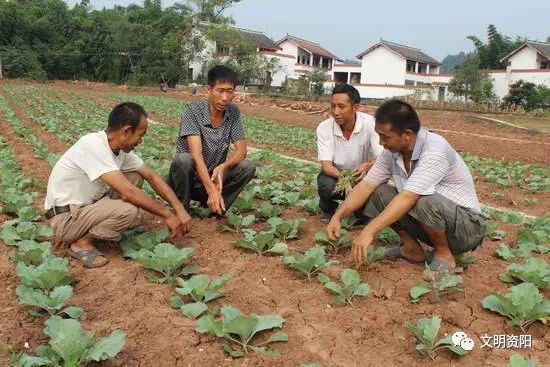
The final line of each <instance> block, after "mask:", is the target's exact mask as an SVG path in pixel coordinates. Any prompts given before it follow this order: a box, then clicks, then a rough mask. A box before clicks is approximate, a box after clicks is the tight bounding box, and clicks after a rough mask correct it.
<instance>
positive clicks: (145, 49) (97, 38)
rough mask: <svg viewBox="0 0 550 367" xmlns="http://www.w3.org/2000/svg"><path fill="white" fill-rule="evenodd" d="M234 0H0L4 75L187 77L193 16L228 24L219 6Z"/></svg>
mask: <svg viewBox="0 0 550 367" xmlns="http://www.w3.org/2000/svg"><path fill="white" fill-rule="evenodd" d="M239 1H240V0H186V1H183V2H180V3H176V4H175V5H173V6H170V7H168V8H165V9H162V7H161V1H160V0H145V1H144V2H143V5H142V6H140V5H129V6H127V7H124V6H114V8H112V9H106V8H104V9H101V10H94V9H92V8H91V7H90V4H89V0H83V1H82V2H80V3H79V4H77V5H75V6H73V7H72V8H71V7H69V6H68V5H67V4H66V3H65V2H64V1H63V0H9V1H8V0H0V57H1V62H2V67H3V73H4V75H5V76H7V77H12V78H31V79H37V80H46V79H79V80H94V81H101V82H113V83H130V84H132V83H133V84H151V83H158V81H159V80H164V81H166V82H169V83H170V84H175V83H177V82H181V81H185V80H186V79H188V74H187V70H188V64H189V62H190V58H191V57H193V55H194V54H195V53H197V52H198V50H197V49H198V48H200V47H203V46H204V44H202V43H200V42H196V43H195V44H191V45H189V42H186V40H187V37H188V36H189V34H190V32H191V30H192V28H193V26H194V25H195V24H197V23H198V22H207V23H209V24H212V25H218V24H231V23H232V22H233V21H232V19H231V18H229V17H226V16H224V11H225V10H226V9H227V8H229V7H230V6H231V5H232V4H234V3H236V2H239Z"/></svg>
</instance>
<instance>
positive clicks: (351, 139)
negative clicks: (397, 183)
mask: <svg viewBox="0 0 550 367" xmlns="http://www.w3.org/2000/svg"><path fill="white" fill-rule="evenodd" d="M360 103H361V97H360V95H359V91H357V89H355V88H354V87H353V86H351V85H348V84H338V85H336V86H335V87H334V89H333V91H332V97H331V101H330V114H331V116H332V117H331V118H329V119H327V120H325V121H323V122H321V123H320V124H319V126H318V127H317V155H318V160H319V161H320V162H321V173H319V175H318V176H317V191H318V193H319V207H320V208H321V222H323V223H328V221H329V220H330V218H331V217H332V215H333V214H334V211H335V210H336V208H337V207H338V203H337V201H336V200H343V199H344V198H345V194H344V193H343V192H340V193H334V188H335V187H336V184H337V183H338V180H340V179H342V177H343V175H342V170H354V174H355V175H356V176H357V179H358V180H360V179H361V178H363V176H364V175H365V173H366V172H367V171H368V170H369V168H370V167H371V166H372V164H373V163H374V159H373V158H375V157H376V156H378V155H379V154H380V153H381V152H382V146H381V145H380V144H379V142H378V140H379V139H378V134H377V133H376V131H374V118H373V117H372V116H370V115H367V114H366V113H363V112H359V107H360ZM358 216H359V217H361V215H360V212H359V213H358Z"/></svg>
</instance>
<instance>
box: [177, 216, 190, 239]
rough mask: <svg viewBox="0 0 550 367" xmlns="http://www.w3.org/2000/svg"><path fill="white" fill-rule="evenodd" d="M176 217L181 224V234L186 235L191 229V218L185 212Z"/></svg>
mask: <svg viewBox="0 0 550 367" xmlns="http://www.w3.org/2000/svg"><path fill="white" fill-rule="evenodd" d="M177 217H178V219H179V221H180V223H181V228H182V233H183V234H186V233H187V232H189V231H190V230H191V227H192V226H193V222H192V218H191V216H190V215H189V214H188V213H187V212H186V211H184V212H183V213H180V214H178V215H177Z"/></svg>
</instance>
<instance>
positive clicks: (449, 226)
mask: <svg viewBox="0 0 550 367" xmlns="http://www.w3.org/2000/svg"><path fill="white" fill-rule="evenodd" d="M375 130H376V132H377V133H378V135H379V136H380V144H381V145H382V146H383V147H384V151H383V152H382V154H381V155H380V156H379V157H378V159H377V160H376V162H375V164H374V166H373V167H372V168H371V169H370V171H369V172H368V173H367V175H366V176H365V177H364V179H363V180H362V181H361V182H360V183H359V184H357V186H356V187H355V188H354V189H353V190H352V192H351V193H350V194H349V196H348V197H347V198H346V200H345V201H344V203H343V204H342V205H341V206H340V208H339V209H338V211H337V212H336V213H335V214H334V216H333V217H332V219H331V221H330V223H329V224H328V226H327V234H328V237H329V238H330V239H331V240H335V239H336V238H337V237H338V236H339V234H340V229H341V226H340V221H341V220H342V219H343V218H345V217H346V216H348V215H351V214H352V213H354V212H355V211H356V210H358V209H360V208H361V207H363V206H364V209H363V214H364V215H365V216H367V217H370V218H371V221H370V222H369V224H368V225H367V226H366V227H365V228H364V229H363V231H362V232H361V234H360V235H359V236H358V237H357V238H356V239H355V241H354V242H353V247H352V254H353V259H354V261H355V263H356V264H360V263H361V262H362V261H363V259H364V258H365V257H366V254H367V248H368V247H369V245H370V244H371V243H372V242H373V241H374V239H375V238H376V235H377V234H378V232H380V231H381V230H382V229H383V228H385V227H387V226H391V227H392V228H393V229H394V230H395V231H397V233H398V234H399V236H400V237H401V246H396V247H390V248H388V250H387V251H386V254H385V258H387V259H391V260H395V259H397V258H404V259H406V260H409V261H411V262H424V261H425V253H424V249H423V247H422V246H421V245H420V242H419V241H421V242H423V243H425V244H426V245H428V246H430V247H432V248H433V249H434V253H435V256H434V259H433V260H432V262H431V263H430V264H429V266H430V270H431V271H433V272H435V273H436V275H441V274H445V273H451V272H453V271H455V270H457V269H456V264H455V260H454V257H453V255H457V254H462V253H464V252H467V251H471V250H473V249H475V248H476V247H477V246H479V245H480V244H481V242H482V241H483V236H484V234H485V225H484V221H483V217H482V215H481V212H480V205H479V201H478V198H477V194H476V191H475V188H474V181H473V179H472V176H471V174H470V172H469V170H468V167H467V166H466V164H465V163H464V161H463V160H462V158H461V157H460V155H459V154H458V153H457V152H456V151H455V150H454V149H453V148H452V147H451V145H450V144H449V143H448V142H447V141H446V140H445V139H444V138H443V137H441V136H439V135H437V134H434V133H432V132H429V131H428V130H425V129H423V128H421V127H420V120H419V118H418V115H417V113H416V111H415V110H414V109H413V108H412V106H411V105H409V104H408V103H405V102H402V101H399V100H390V101H388V102H386V103H384V104H383V105H381V106H380V107H379V108H378V110H377V111H376V114H375ZM390 179H392V180H393V183H394V185H395V186H390V185H389V184H388V181H389V180H390Z"/></svg>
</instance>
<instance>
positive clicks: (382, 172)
mask: <svg viewBox="0 0 550 367" xmlns="http://www.w3.org/2000/svg"><path fill="white" fill-rule="evenodd" d="M392 159H393V157H392V153H391V152H390V151H389V150H387V149H384V150H382V153H381V154H380V155H379V156H378V158H377V159H376V162H374V165H373V166H372V168H371V169H370V170H369V172H367V174H366V175H365V177H364V178H363V180H364V181H365V182H367V183H369V184H371V185H375V186H378V185H381V184H383V183H386V182H388V180H389V179H390V177H391V175H392Z"/></svg>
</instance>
